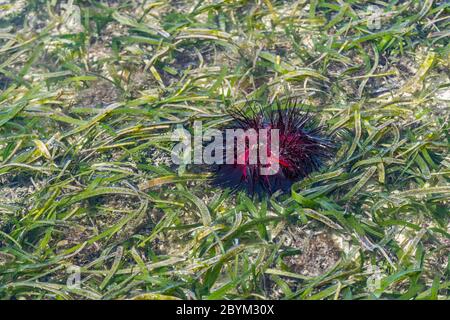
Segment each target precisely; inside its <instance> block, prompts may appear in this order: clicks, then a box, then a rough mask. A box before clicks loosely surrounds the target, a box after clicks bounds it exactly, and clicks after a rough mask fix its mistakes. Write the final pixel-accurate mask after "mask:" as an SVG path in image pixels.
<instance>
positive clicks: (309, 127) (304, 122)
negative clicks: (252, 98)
mask: <svg viewBox="0 0 450 320" xmlns="http://www.w3.org/2000/svg"><path fill="white" fill-rule="evenodd" d="M247 109H249V110H250V112H249V113H248V114H246V113H245V112H244V111H241V110H238V111H231V112H230V113H229V114H230V116H231V117H232V118H233V125H232V126H231V129H233V130H238V129H242V130H243V131H248V130H251V129H253V130H255V131H256V132H257V135H258V143H257V144H258V145H257V146H255V145H254V144H253V143H250V139H245V140H244V141H245V143H244V145H245V146H244V147H241V149H239V146H236V145H237V144H238V142H236V143H234V142H233V143H232V148H233V150H234V155H235V156H234V161H232V162H230V161H227V162H225V161H223V163H224V164H221V165H219V166H218V168H217V172H216V179H215V183H216V184H217V185H220V186H223V187H228V188H231V189H233V190H238V189H241V190H242V189H243V190H246V191H247V192H248V193H249V194H259V195H261V194H272V193H273V192H275V191H277V190H282V191H288V190H289V189H290V187H291V186H292V184H293V183H294V182H296V181H298V180H300V179H302V178H304V177H306V176H308V175H309V174H310V173H311V172H313V171H316V170H318V169H319V168H320V167H321V166H322V164H323V163H324V161H325V160H327V159H329V158H331V156H332V154H333V153H332V151H333V149H334V147H333V144H332V141H331V139H330V137H329V136H328V135H326V134H325V133H324V130H323V127H321V126H318V125H317V122H316V121H315V119H314V118H313V117H312V116H311V115H310V114H309V113H305V112H303V111H302V110H301V108H300V107H297V106H296V103H295V101H294V100H290V101H288V103H286V104H282V103H278V102H277V103H275V104H274V105H273V106H271V107H270V108H269V109H268V110H264V109H262V108H260V107H258V110H256V108H255V106H254V105H249V106H248V108H247ZM261 129H266V131H265V130H263V131H264V135H266V138H265V139H261V135H262V134H263V133H262V131H261ZM273 129H278V130H277V134H278V145H279V148H278V153H277V155H276V157H272V161H276V162H278V163H277V166H276V167H277V171H276V172H272V174H262V173H261V168H263V167H265V166H267V162H264V163H266V165H265V164H263V163H262V162H261V161H260V157H259V156H258V157H257V161H256V162H251V161H249V150H250V149H252V148H253V149H257V150H260V149H259V148H260V147H261V143H263V144H266V145H267V146H264V150H267V152H268V155H269V156H270V153H271V150H270V146H271V144H270V137H271V134H270V133H271V131H272V130H273ZM228 130H229V129H227V131H228ZM267 136H268V137H269V138H267ZM234 141H236V140H234ZM241 142H242V140H241ZM255 147H256V148H255ZM227 148H228V146H227ZM259 152H261V151H259ZM273 159H274V160H273ZM239 160H240V161H239Z"/></svg>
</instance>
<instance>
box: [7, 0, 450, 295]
mask: <svg viewBox="0 0 450 320" xmlns="http://www.w3.org/2000/svg"><path fill="white" fill-rule="evenodd" d="M449 17H450V4H449V2H448V1H445V0H442V1H435V0H409V1H408V0H406V1H396V0H391V1H377V2H373V3H372V2H366V1H349V0H344V1H332V0H311V1H304V0H299V1H273V0H258V1H245V0H240V1H239V0H232V1H209V0H208V1H144V0H131V1H114V0H102V1H93V0H92V1H91V0H79V1H75V0H74V1H72V0H68V1H56V0H47V1H46V0H30V1H21V0H10V1H6V0H0V298H2V299H129V298H139V299H178V298H180V299H268V298H273V299H374V298H383V299H386V298H388V299H437V298H440V299H446V298H448V297H449V293H450V278H449V276H450V229H449V217H450V216H449V199H450V183H449V182H450V181H449V180H450V179H449V178H450V157H449V153H448V151H449V140H450V136H449V114H450V113H449V101H450V79H449V74H450V72H449V69H450V59H449V53H450V44H449V36H450V31H449V30H450V26H449V23H450V20H449ZM287 97H296V98H297V99H298V101H299V103H301V105H302V108H303V110H305V111H308V112H309V114H311V115H312V116H314V118H315V119H317V120H318V121H319V122H320V123H318V124H319V125H321V126H323V127H324V128H326V130H327V132H326V133H327V134H332V133H334V134H336V136H337V138H336V139H337V141H338V142H339V143H338V150H336V155H335V156H334V157H333V158H332V159H330V160H329V161H327V162H326V164H325V165H324V166H323V167H322V169H321V170H320V171H318V172H314V173H313V174H311V175H310V176H308V177H306V178H304V179H301V180H300V181H298V182H296V183H295V184H294V185H293V186H292V188H291V190H289V191H288V192H287V193H284V194H280V193H275V194H273V195H272V196H271V198H270V199H268V200H267V201H257V200H254V199H251V198H250V197H249V196H248V195H245V194H244V193H230V192H228V191H226V190H223V189H221V188H217V187H214V185H212V184H211V183H210V179H209V175H208V174H205V173H204V172H202V171H201V170H198V168H196V167H195V166H193V165H190V166H180V167H178V166H175V165H173V164H172V162H171V157H170V150H171V147H172V146H173V142H172V141H171V140H170V135H171V132H172V131H173V130H174V128H176V126H177V125H178V124H182V125H183V126H184V127H186V128H192V123H193V121H195V120H202V121H203V125H204V128H205V129H207V128H219V127H221V126H222V125H223V124H224V123H225V122H226V121H229V120H230V119H229V117H228V116H226V114H227V112H228V111H229V110H231V109H232V108H242V107H243V106H244V105H245V103H246V102H247V101H249V100H252V101H259V102H260V103H261V104H264V105H267V104H271V103H273V102H274V101H276V100H283V99H285V98H287Z"/></svg>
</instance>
